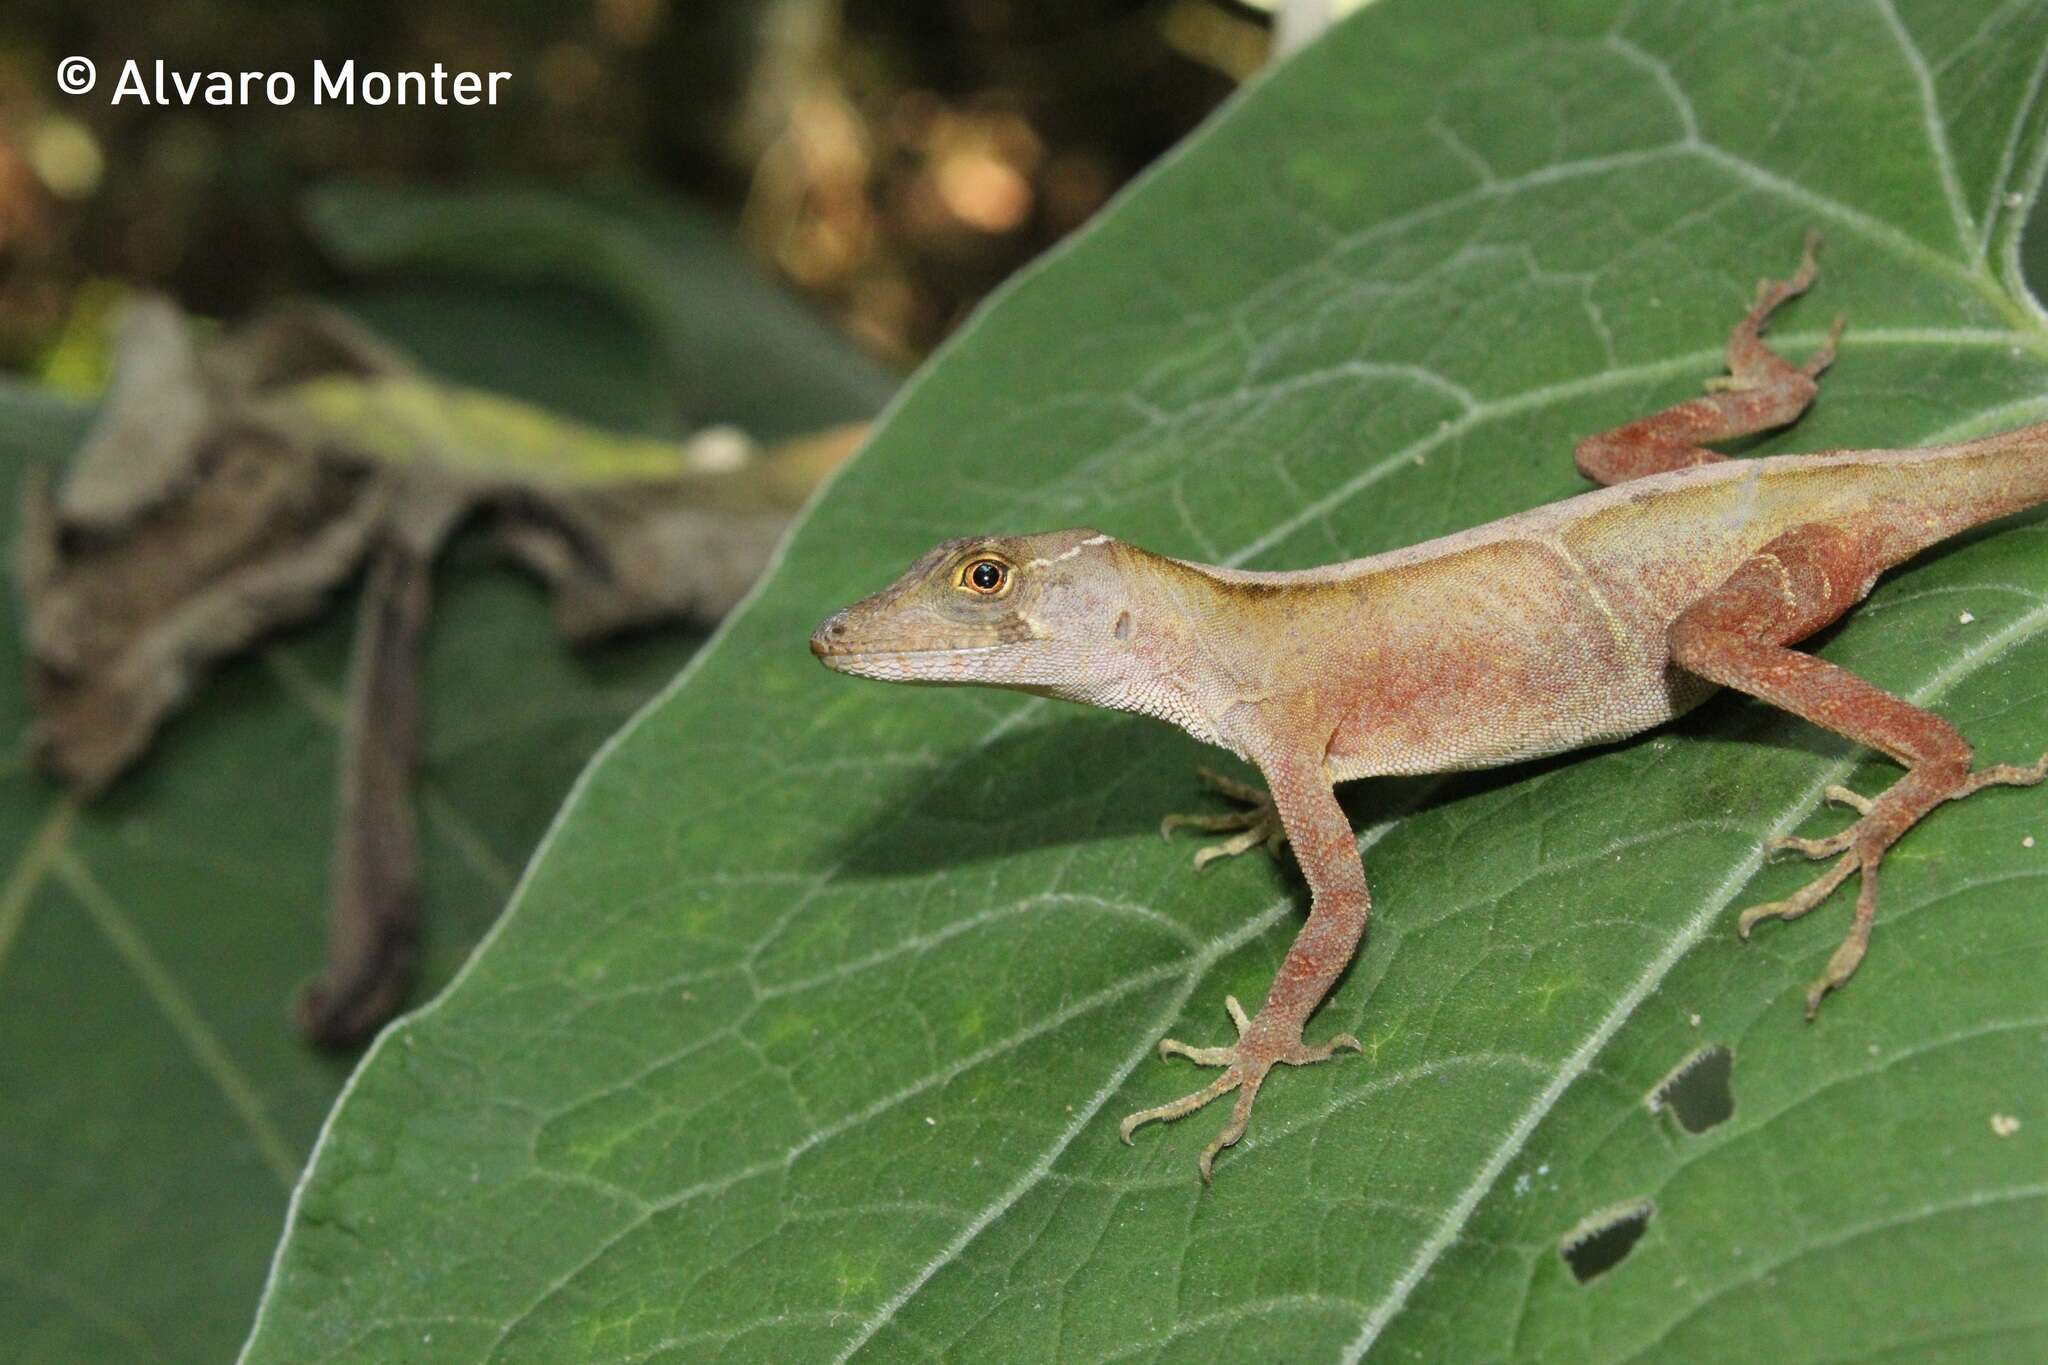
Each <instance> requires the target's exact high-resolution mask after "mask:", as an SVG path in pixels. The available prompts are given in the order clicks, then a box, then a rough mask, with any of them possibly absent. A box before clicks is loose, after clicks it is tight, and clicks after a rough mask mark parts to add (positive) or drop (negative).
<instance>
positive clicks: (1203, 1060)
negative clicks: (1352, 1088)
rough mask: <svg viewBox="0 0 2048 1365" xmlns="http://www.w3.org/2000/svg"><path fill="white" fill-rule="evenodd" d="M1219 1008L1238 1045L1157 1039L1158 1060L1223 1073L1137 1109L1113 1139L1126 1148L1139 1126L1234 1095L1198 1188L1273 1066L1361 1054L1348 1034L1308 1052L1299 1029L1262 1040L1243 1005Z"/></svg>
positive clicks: (1233, 1002) (1237, 1134) (1205, 1154)
mask: <svg viewBox="0 0 2048 1365" xmlns="http://www.w3.org/2000/svg"><path fill="white" fill-rule="evenodd" d="M1223 1005H1224V1008H1226V1009H1228V1010H1229V1011H1230V1019H1231V1022H1232V1023H1234V1024H1236V1025H1237V1041H1236V1042H1235V1043H1233V1044H1231V1045H1230V1046H1228V1047H1189V1046H1188V1045H1187V1044H1186V1043H1183V1042H1181V1041H1179V1040H1178V1039H1175V1038H1162V1039H1160V1040H1159V1055H1160V1056H1161V1057H1162V1058H1164V1057H1174V1056H1180V1057H1185V1058H1187V1059H1188V1060H1189V1061H1191V1062H1193V1063H1195V1064H1196V1065H1197V1066H1220V1067H1222V1068H1223V1074H1222V1075H1221V1076H1218V1077H1217V1078H1216V1079H1215V1080H1213V1081H1211V1082H1210V1083H1209V1084H1208V1085H1205V1086H1203V1087H1202V1088H1201V1089H1200V1090H1197V1091H1195V1092H1194V1093H1192V1094H1188V1095H1183V1096H1181V1097H1180V1098H1179V1099H1177V1100H1170V1101H1168V1102H1167V1103H1165V1104H1161V1105H1155V1106H1154V1107H1153V1108H1150V1109H1140V1110H1139V1111H1138V1112H1137V1113H1135V1114H1131V1115H1129V1116H1127V1117H1126V1118H1125V1119H1124V1121H1123V1122H1122V1123H1121V1124H1119V1125H1118V1126H1117V1132H1118V1134H1119V1135H1120V1136H1122V1138H1123V1140H1124V1142H1125V1143H1126V1145H1128V1144H1129V1143H1130V1141H1131V1134H1132V1133H1134V1132H1136V1131H1137V1129H1138V1128H1139V1126H1140V1125H1142V1124H1147V1123H1151V1122H1152V1121H1153V1120H1155V1119H1159V1120H1166V1121H1170V1120H1173V1119H1177V1118H1181V1117H1183V1116H1184V1115H1187V1114H1192V1113H1194V1112H1195V1111H1196V1110H1197V1109H1200V1108H1201V1107H1202V1106H1203V1105H1205V1104H1207V1103H1209V1101H1211V1100H1214V1099H1220V1098H1221V1097H1223V1096H1224V1095H1227V1094H1229V1093H1230V1092H1231V1091H1233V1090H1235V1091H1236V1092H1237V1103H1236V1104H1234V1105H1233V1106H1231V1110H1230V1119H1229V1121H1228V1122H1226V1123H1225V1124H1224V1125H1223V1131H1221V1132H1219V1133H1218V1134H1217V1135H1216V1139H1215V1141H1213V1142H1211V1143H1210V1144H1209V1145H1208V1146H1207V1147H1204V1148H1203V1149H1202V1155H1201V1159H1200V1160H1198V1161H1197V1162H1196V1163H1195V1166H1196V1169H1198V1170H1199V1171H1200V1172H1201V1173H1202V1183H1203V1184H1205V1185H1206V1184H1208V1183H1209V1181H1210V1179H1211V1176H1210V1168H1211V1167H1212V1166H1213V1165H1214V1164H1215V1161H1216V1154H1217V1153H1218V1152H1220V1151H1222V1150H1223V1149H1224V1148H1225V1147H1228V1146H1230V1145H1231V1144H1233V1143H1235V1142H1236V1141H1237V1140H1238V1139H1239V1138H1241V1137H1243V1136H1244V1130H1245V1125H1246V1124H1247V1123H1248V1122H1250V1120H1251V1116H1252V1104H1253V1102H1254V1101H1255V1100H1257V1099H1258V1096H1259V1086H1260V1084H1261V1083H1263V1082H1264V1081H1265V1079H1266V1073H1267V1072H1268V1071H1271V1070H1272V1069H1273V1067H1274V1066H1275V1065H1278V1064H1285V1065H1287V1066H1308V1065H1310V1064H1311V1063H1314V1062H1322V1061H1328V1060H1329V1058H1330V1057H1331V1055H1332V1054H1333V1053H1335V1052H1337V1051H1338V1050H1339V1049H1340V1048H1347V1047H1348V1048H1350V1049H1351V1050H1352V1051H1353V1052H1360V1051H1363V1050H1364V1049H1362V1048H1360V1047H1359V1045H1358V1040H1357V1039H1356V1038H1354V1037H1352V1036H1351V1035H1350V1034H1348V1033H1340V1034H1338V1035H1337V1036H1336V1037H1335V1038H1332V1039H1331V1040H1330V1041H1329V1042H1327V1043H1324V1044H1323V1045H1321V1046H1320V1047H1310V1046H1309V1045H1308V1044H1306V1043H1304V1042H1302V1041H1301V1034H1300V1031H1299V1029H1289V1030H1287V1032H1290V1033H1292V1034H1293V1037H1292V1038H1285V1037H1283V1038H1280V1039H1270V1038H1265V1037H1262V1036H1261V1034H1262V1033H1263V1032H1264V1031H1263V1030H1255V1029H1254V1024H1255V1023H1256V1021H1255V1020H1251V1019H1247V1018H1245V1013H1244V1006H1242V1005H1240V1004H1238V1003H1237V997H1236V996H1234V995H1226V996H1224V997H1223ZM1262 1014H1263V1012H1262Z"/></svg>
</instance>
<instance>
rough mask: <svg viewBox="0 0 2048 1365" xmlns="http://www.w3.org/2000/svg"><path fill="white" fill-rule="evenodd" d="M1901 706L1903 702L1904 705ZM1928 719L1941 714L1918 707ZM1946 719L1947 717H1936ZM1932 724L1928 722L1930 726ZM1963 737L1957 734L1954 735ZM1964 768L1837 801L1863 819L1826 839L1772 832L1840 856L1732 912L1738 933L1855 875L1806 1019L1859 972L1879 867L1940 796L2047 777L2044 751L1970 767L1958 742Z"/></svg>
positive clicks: (1943, 768)
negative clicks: (1849, 911) (2018, 760)
mask: <svg viewBox="0 0 2048 1365" xmlns="http://www.w3.org/2000/svg"><path fill="white" fill-rule="evenodd" d="M1901 705H1904V703H1901ZM1921 714H1922V715H1923V716H1926V717H1927V718H1928V719H1929V720H1931V721H1937V722H1940V718H1939V717H1937V716H1933V715H1932V714H1931V713H1927V712H1922V713H1921ZM1940 723H1941V724H1942V725H1946V722H1940ZM1932 728H1933V727H1929V729H1930V730H1931V729H1932ZM1957 739H1958V742H1960V736H1958V737H1957ZM1961 753H1962V770H1961V771H1960V772H1958V771H1956V769H1955V768H1954V767H1953V766H1952V765H1947V764H1941V763H1928V764H1920V765H1916V766H1914V767H1911V768H1909V769H1908V770H1907V773H1906V776H1905V777H1903V778H1901V779H1899V781H1898V782H1896V783H1894V784H1893V785H1892V787H1891V789H1890V790H1888V791H1887V792H1885V794H1884V795H1883V796H1880V797H1878V798H1877V799H1876V800H1874V801H1872V800H1868V799H1865V798H1862V797H1856V799H1855V800H1853V801H1842V802H1841V803H1840V804H1843V805H1849V806H1855V807H1856V808H1857V809H1859V810H1860V811H1862V813H1863V814H1862V818H1861V819H1859V820H1857V821H1856V823H1855V824H1853V825H1851V826H1849V828H1847V829H1845V830H1843V831H1842V832H1841V833H1839V834H1835V835H1831V836H1829V837H1828V838H1826V839H1792V838H1785V837H1780V838H1775V839H1772V840H1771V841H1770V845H1769V846H1770V847H1772V848H1790V849H1793V850H1795V851H1797V852H1799V853H1803V854H1805V855H1806V856H1808V857H1812V858H1825V857H1830V856H1834V855H1836V854H1838V853H1839V854H1840V856H1839V857H1838V858H1836V861H1835V865H1834V866H1833V867H1831V868H1829V869H1828V870H1827V871H1826V872H1823V873H1822V874H1821V875H1820V876H1818V877H1816V878H1814V879H1813V880H1812V881H1811V882H1809V883H1807V884H1806V885H1805V886H1803V887H1801V888H1800V889H1799V890H1798V891H1796V892H1794V893H1793V894H1792V895H1790V896H1787V897H1786V898H1785V899H1784V900H1778V901H1768V902H1765V903H1764V904H1761V905H1752V906H1750V907H1749V908H1748V909H1747V910H1744V911H1743V912H1742V914H1741V915H1740V916H1739V917H1738V918H1737V920H1736V922H1735V932H1736V933H1737V934H1739V935H1741V936H1742V937H1743V938H1748V937H1749V933H1750V930H1751V929H1753V928H1755V927H1756V926H1757V925H1758V924H1759V923H1761V922H1762V921H1764V920H1767V919H1783V920H1792V919H1798V918H1799V917H1800V916H1801V915H1804V914H1805V913H1806V912H1807V911H1809V910H1811V909H1813V908H1814V907H1815V906H1816V905H1819V904H1820V903H1821V902H1822V901H1824V900H1826V899H1827V898H1828V896H1829V895H1830V894H1831V893H1832V892H1833V891H1834V889H1835V888H1836V887H1838V886H1840V885H1841V884H1842V883H1843V882H1845V881H1847V880H1848V878H1849V875H1850V874H1851V873H1857V874H1860V875H1859V879H1858V885H1857V888H1856V910H1855V914H1854V916H1853V917H1852V918H1851V920H1850V923H1849V933H1848V936H1847V937H1845V938H1844V939H1843V940H1842V942H1841V944H1840V945H1839V946H1838V947H1837V948H1836V949H1835V951H1834V953H1833V955H1832V956H1830V957H1829V959H1828V965H1827V968H1826V970H1824V971H1823V972H1822V973H1821V975H1820V976H1819V978H1817V979H1816V980H1815V981H1814V983H1813V984H1812V985H1811V986H1809V987H1808V988H1807V991H1806V1017H1807V1018H1809V1019H1811V1018H1812V1017H1813V1016H1814V1014H1815V1012H1816V1011H1818V1010H1819V1009H1820V1002H1821V999H1822V998H1823V997H1824V996H1826V995H1827V993H1828V992H1829V991H1831V990H1833V989H1835V988H1836V987H1837V986H1840V985H1842V984H1843V983H1844V982H1846V981H1847V980H1848V979H1849V978H1850V977H1851V976H1853V975H1854V974H1855V972H1856V968H1857V967H1858V966H1859V965H1860V964H1861V963H1862V961H1863V955H1864V953H1865V952H1866V951H1868V949H1869V947H1870V926H1871V923H1872V922H1873V921H1874V920H1875V919H1876V917H1877V868H1878V863H1879V862H1880V861H1882V859H1883V858H1884V855H1885V852H1886V850H1888V849H1889V848H1890V847H1891V846H1892V845H1893V844H1894V843H1897V842H1898V840H1899V838H1900V837H1901V836H1902V835H1904V834H1905V832H1906V831H1907V830H1909V829H1911V828H1912V827H1913V826H1914V825H1915V824H1917V823H1918V822H1919V821H1920V819H1921V818H1922V817H1923V816H1925V815H1926V814H1927V813H1928V812H1929V811H1931V810H1933V809H1934V808H1935V807H1936V806H1938V805H1940V804H1942V803H1943V802H1945V801H1960V800H1962V799H1963V798H1964V797H1966V796H1969V795H1971V794H1973V793H1975V792H1979V791H1982V790H1983V789H1984V788H1986V787H2031V786H2034V785H2036V784H2038V783H2039V782H2041V780H2042V779H2043V778H2044V777H2048V754H2043V755H2042V756H2041V757H2040V759H2039V760H2037V761H2036V762H2033V763H2029V764H2014V763H2000V764H1995V765H1993V766H1991V767H1988V768H1982V769H1979V770H1978V771H1976V772H1970V771H1968V765H1969V754H1970V750H1969V748H1968V746H1967V745H1964V746H1962V749H1961ZM1828 795H1829V797H1830V799H1836V798H1838V797H1839V796H1842V795H1849V796H1855V793H1852V792H1847V791H1846V789H1844V788H1839V787H1836V788H1830V789H1829V792H1828Z"/></svg>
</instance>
